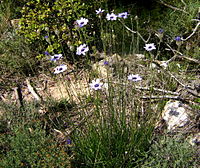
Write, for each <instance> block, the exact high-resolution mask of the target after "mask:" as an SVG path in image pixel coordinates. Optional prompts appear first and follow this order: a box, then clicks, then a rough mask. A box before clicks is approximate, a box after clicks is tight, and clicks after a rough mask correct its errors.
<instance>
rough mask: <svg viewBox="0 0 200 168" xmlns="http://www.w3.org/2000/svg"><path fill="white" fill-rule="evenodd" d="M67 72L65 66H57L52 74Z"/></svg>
mask: <svg viewBox="0 0 200 168" xmlns="http://www.w3.org/2000/svg"><path fill="white" fill-rule="evenodd" d="M66 70H67V66H66V65H63V64H62V65H59V66H57V67H56V68H55V69H54V74H59V73H61V72H64V71H66Z"/></svg>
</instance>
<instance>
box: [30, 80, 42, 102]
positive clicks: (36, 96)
mask: <svg viewBox="0 0 200 168" xmlns="http://www.w3.org/2000/svg"><path fill="white" fill-rule="evenodd" d="M26 83H27V86H28V90H29V92H30V93H31V94H32V95H33V97H34V98H35V99H36V100H37V101H39V102H41V101H43V100H42V98H41V97H40V96H39V94H38V93H36V90H35V89H34V88H33V86H31V83H30V81H29V79H26Z"/></svg>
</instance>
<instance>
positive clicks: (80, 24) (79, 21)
mask: <svg viewBox="0 0 200 168" xmlns="http://www.w3.org/2000/svg"><path fill="white" fill-rule="evenodd" d="M76 22H77V24H78V26H79V27H83V26H85V25H86V24H87V23H88V19H86V18H83V17H81V19H79V20H77V21H76Z"/></svg>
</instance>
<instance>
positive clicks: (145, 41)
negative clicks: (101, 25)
mask: <svg viewBox="0 0 200 168" xmlns="http://www.w3.org/2000/svg"><path fill="white" fill-rule="evenodd" d="M120 22H121V21H120ZM121 23H122V25H123V26H124V27H125V28H126V29H127V30H128V31H130V32H131V33H134V34H138V36H140V38H141V39H142V41H144V43H147V42H148V41H149V39H150V37H151V33H149V37H148V38H147V40H145V39H144V38H143V37H142V35H141V34H140V33H139V32H138V31H133V30H131V29H130V28H129V27H128V26H126V25H125V24H124V23H123V22H121Z"/></svg>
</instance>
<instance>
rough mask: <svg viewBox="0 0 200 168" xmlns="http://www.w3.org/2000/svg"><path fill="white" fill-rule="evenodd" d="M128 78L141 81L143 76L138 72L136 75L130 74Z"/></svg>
mask: <svg viewBox="0 0 200 168" xmlns="http://www.w3.org/2000/svg"><path fill="white" fill-rule="evenodd" d="M128 80H130V81H133V82H137V81H141V80H142V78H141V76H139V75H138V74H136V75H133V74H130V75H129V76H128Z"/></svg>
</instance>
